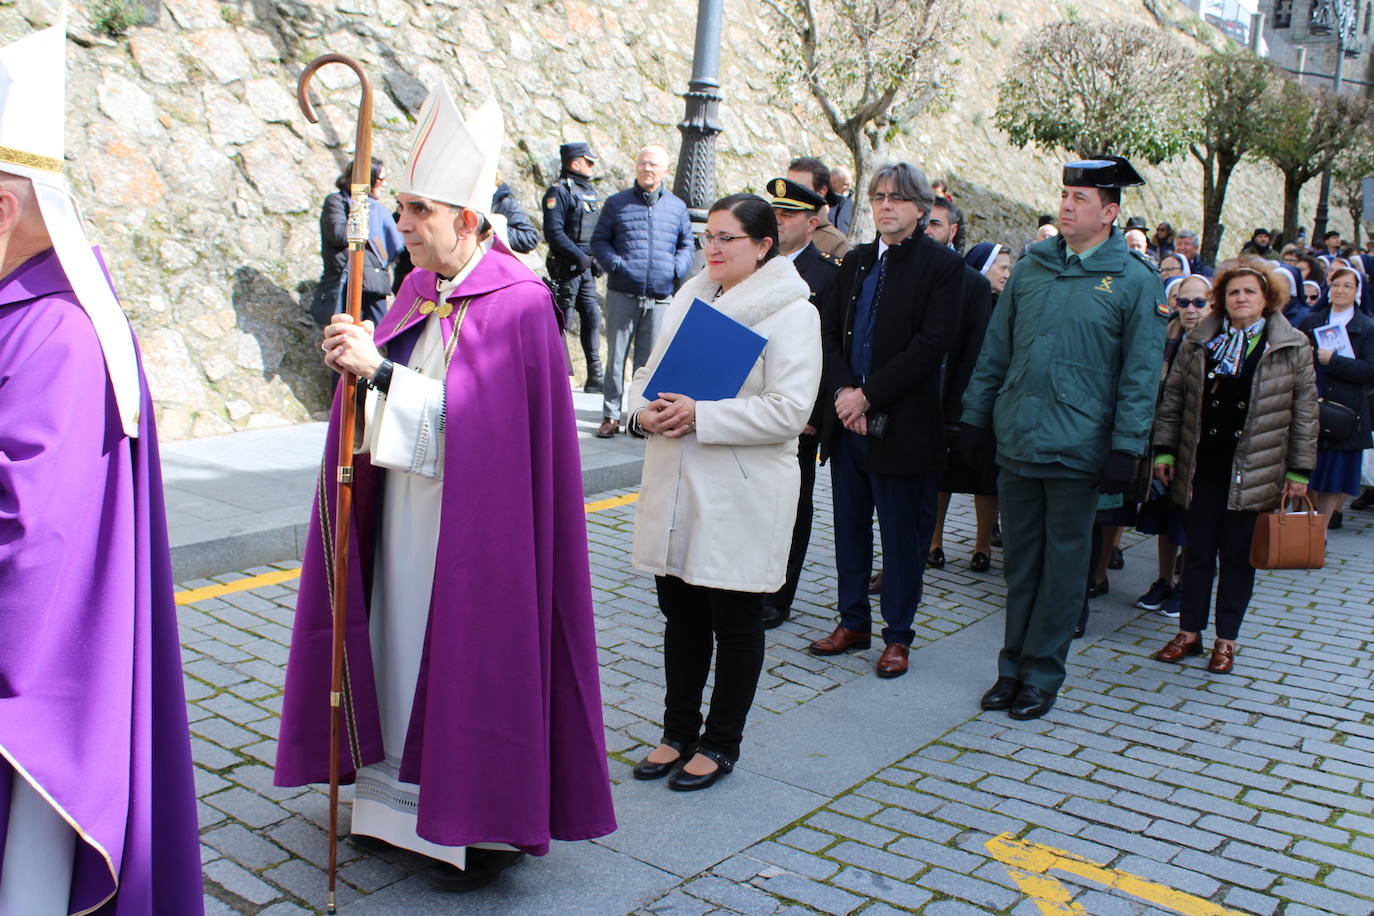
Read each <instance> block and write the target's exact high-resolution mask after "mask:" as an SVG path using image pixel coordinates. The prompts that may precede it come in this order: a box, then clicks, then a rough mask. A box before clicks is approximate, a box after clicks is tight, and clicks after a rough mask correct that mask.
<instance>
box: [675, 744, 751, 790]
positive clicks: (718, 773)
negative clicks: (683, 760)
mask: <svg viewBox="0 0 1374 916" xmlns="http://www.w3.org/2000/svg"><path fill="white" fill-rule="evenodd" d="M697 753H698V754H700V755H701V756H703V757H706V758H709V759H710V760H712V761H714V762H715V764H716V768H715V769H714V770H712V771H711V772H709V773H702V774H701V775H699V776H698V775H697V774H696V773H688V772H687V771H686V770H678V771H677V772H676V773H674V774H673V775H672V777H671V778H670V779H669V780H668V788H670V789H672V790H673V791H674V792H696V791H698V790H699V789H709V788H711V786H713V785H715V784H716V780H717V779H720V778H721V777H722V776H724V775H725V774H726V773H729V772H730V771H731V770H733V769H734V768H735V764H734V763H733V762H732V761H731V760H730V758H729V757H726V756H725V755H724V754H722V753H721V752H720V751H709V750H705V749H702V748H698V749H697ZM688 759H691V758H688Z"/></svg>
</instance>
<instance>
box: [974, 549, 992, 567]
mask: <svg viewBox="0 0 1374 916" xmlns="http://www.w3.org/2000/svg"><path fill="white" fill-rule="evenodd" d="M968 568H969V569H971V570H973V571H974V572H987V571H988V570H989V569H991V568H992V557H990V556H988V555H987V554H985V553H982V552H981V551H980V552H978V553H975V554H974V555H973V559H972V560H969V561H968Z"/></svg>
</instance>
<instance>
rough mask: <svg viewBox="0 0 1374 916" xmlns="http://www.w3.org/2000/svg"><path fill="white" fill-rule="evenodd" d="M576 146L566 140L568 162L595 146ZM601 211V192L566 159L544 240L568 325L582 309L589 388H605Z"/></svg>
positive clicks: (548, 205) (551, 197) (548, 198)
mask: <svg viewBox="0 0 1374 916" xmlns="http://www.w3.org/2000/svg"><path fill="white" fill-rule="evenodd" d="M574 146H581V144H565V145H564V147H563V151H562V152H563V161H564V163H567V162H569V161H571V160H572V159H575V158H577V157H578V156H587V157H588V158H590V155H589V154H590V150H584V151H580V152H573V154H572V155H568V151H569V147H574ZM600 213H601V195H600V194H598V193H597V192H596V189H595V188H593V187H592V183H591V179H589V178H587V177H586V176H584V175H578V174H576V173H575V172H570V171H568V169H567V167H566V165H565V167H564V169H563V173H562V175H561V176H560V177H559V179H558V182H557V184H554V185H553V186H551V187H550V188H549V189H548V190H547V191H546V192H544V240H545V241H546V242H548V243H549V256H548V259H547V260H546V261H545V267H547V268H548V271H549V279H550V280H551V281H552V282H553V290H554V299H555V300H556V301H557V303H558V307H559V309H561V310H562V312H563V327H565V328H569V327H571V326H572V313H573V312H574V311H576V312H577V315H578V319H579V324H580V334H579V336H580V338H581V341H582V354H583V356H585V357H586V359H587V384H586V388H585V390H587V391H600V390H601V303H600V300H599V299H598V297H597V294H596V279H595V276H594V275H593V268H594V265H595V263H596V262H595V261H593V260H592V255H591V250H592V249H591V243H592V230H593V229H595V228H596V220H597V218H598V216H599V215H600Z"/></svg>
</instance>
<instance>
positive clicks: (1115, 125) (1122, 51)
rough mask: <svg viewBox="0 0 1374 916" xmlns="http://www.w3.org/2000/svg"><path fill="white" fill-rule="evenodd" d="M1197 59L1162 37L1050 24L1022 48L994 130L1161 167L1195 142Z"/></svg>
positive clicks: (1019, 140) (1001, 95) (1094, 25)
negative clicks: (1193, 136)
mask: <svg viewBox="0 0 1374 916" xmlns="http://www.w3.org/2000/svg"><path fill="white" fill-rule="evenodd" d="M1195 61H1196V58H1195V57H1194V55H1193V53H1192V52H1191V51H1189V50H1188V49H1187V48H1186V47H1184V46H1183V44H1182V43H1180V42H1179V41H1178V40H1177V39H1175V38H1173V37H1172V36H1171V35H1169V34H1167V33H1165V32H1162V31H1160V30H1159V29H1152V28H1147V27H1146V26H1142V25H1120V24H1117V23H1111V22H1089V21H1080V20H1070V21H1065V22H1055V23H1051V24H1050V25H1047V26H1044V27H1043V28H1041V29H1040V30H1039V31H1038V32H1036V33H1035V34H1034V35H1032V36H1031V37H1030V38H1028V39H1027V40H1026V41H1025V42H1023V43H1022V44H1021V46H1020V47H1019V48H1018V49H1017V51H1016V56H1015V58H1014V59H1013V60H1012V62H1011V66H1009V67H1008V68H1007V75H1006V76H1005V77H1004V78H1003V80H1002V82H1001V84H1000V85H999V86H998V92H997V112H996V115H995V123H996V124H997V126H998V127H999V128H1001V129H1002V130H1003V131H1004V132H1006V134H1007V136H1008V137H1009V138H1010V139H1011V142H1012V143H1014V144H1016V145H1017V146H1025V145H1026V144H1027V143H1034V144H1036V145H1037V146H1040V147H1043V148H1045V149H1047V150H1066V151H1068V152H1070V153H1073V154H1077V155H1079V156H1085V157H1087V156H1096V155H1103V154H1108V153H1109V154H1113V155H1117V156H1131V157H1143V158H1145V159H1147V160H1148V161H1150V162H1152V163H1159V162H1163V161H1164V160H1165V159H1169V158H1171V157H1173V156H1176V155H1178V154H1179V153H1181V152H1183V150H1185V149H1186V148H1187V146H1188V143H1189V141H1190V140H1191V139H1192V134H1193V130H1194V127H1193V123H1194V120H1195V111H1196V109H1195V105H1196V99H1197V95H1196V93H1197V79H1196V75H1195V70H1194V64H1195Z"/></svg>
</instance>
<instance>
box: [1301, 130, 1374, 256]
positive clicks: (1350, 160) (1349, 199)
mask: <svg viewBox="0 0 1374 916" xmlns="http://www.w3.org/2000/svg"><path fill="white" fill-rule="evenodd" d="M1371 175H1374V133H1371V131H1370V129H1369V127H1368V126H1366V128H1365V130H1363V131H1360V133H1359V134H1358V135H1357V136H1356V137H1355V138H1354V140H1353V141H1352V142H1351V143H1350V145H1349V146H1347V147H1346V148H1345V149H1343V150H1341V152H1340V153H1339V154H1338V155H1337V156H1336V161H1335V162H1334V163H1333V164H1332V166H1331V196H1332V201H1333V203H1335V204H1336V205H1337V206H1339V207H1344V208H1345V211H1346V212H1347V213H1349V214H1350V225H1351V235H1352V236H1353V237H1352V238H1351V239H1350V242H1351V244H1354V245H1359V244H1360V237H1361V234H1362V230H1363V228H1364V226H1363V222H1364V218H1365V216H1366V214H1365V212H1364V179H1365V178H1366V177H1368V176H1371ZM1319 241H1321V240H1320V239H1313V242H1319Z"/></svg>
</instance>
